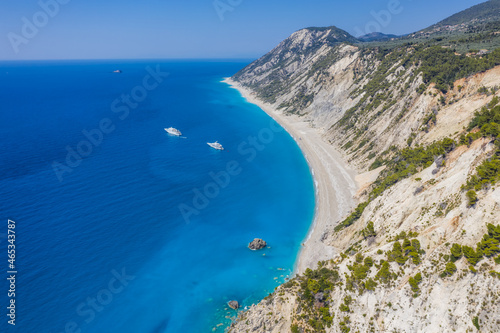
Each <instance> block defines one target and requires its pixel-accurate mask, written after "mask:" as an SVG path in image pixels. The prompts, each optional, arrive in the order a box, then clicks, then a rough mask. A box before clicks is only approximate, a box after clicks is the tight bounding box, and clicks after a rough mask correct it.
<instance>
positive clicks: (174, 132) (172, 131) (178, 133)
mask: <svg viewBox="0 0 500 333" xmlns="http://www.w3.org/2000/svg"><path fill="white" fill-rule="evenodd" d="M164 130H165V131H167V133H168V134H172V135H175V136H181V135H182V133H181V131H179V130H178V129H176V128H173V127H169V128H164Z"/></svg>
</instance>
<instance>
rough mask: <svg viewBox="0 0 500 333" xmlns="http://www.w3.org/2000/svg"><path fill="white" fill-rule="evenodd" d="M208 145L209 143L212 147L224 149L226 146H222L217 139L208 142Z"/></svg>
mask: <svg viewBox="0 0 500 333" xmlns="http://www.w3.org/2000/svg"><path fill="white" fill-rule="evenodd" d="M207 145H209V146H210V147H212V148H214V149H218V150H224V147H222V145H221V144H220V143H218V142H217V141H215V142H207Z"/></svg>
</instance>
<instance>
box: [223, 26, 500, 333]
mask: <svg viewBox="0 0 500 333" xmlns="http://www.w3.org/2000/svg"><path fill="white" fill-rule="evenodd" d="M322 33H323V34H324V33H325V32H324V31H323V32H322ZM322 36H324V35H322V34H320V33H319V32H316V33H312V32H311V31H308V30H304V31H299V32H297V33H295V34H294V35H292V36H291V37H290V38H289V40H287V41H285V42H283V43H282V44H280V46H278V47H277V48H276V49H274V50H273V51H272V52H271V53H270V54H268V55H267V56H266V57H264V58H262V59H261V60H259V61H258V62H256V63H254V64H252V65H250V66H249V67H247V68H246V69H244V70H243V71H242V72H240V73H239V74H238V75H237V76H236V77H235V79H236V80H238V81H239V82H240V83H242V84H243V85H245V86H247V87H249V88H252V89H253V90H254V91H255V93H256V95H257V96H259V97H260V98H261V99H262V100H265V101H266V102H270V103H272V104H273V106H274V107H275V108H276V109H279V110H282V112H283V113H294V114H299V115H302V116H303V117H304V118H305V119H308V120H309V121H310V122H311V125H312V126H314V127H316V128H318V130H320V131H321V132H322V133H323V136H324V139H325V140H326V141H329V142H330V143H331V144H333V145H335V146H336V147H337V148H338V149H339V150H340V151H341V152H342V153H343V154H344V155H345V157H346V159H347V160H348V161H349V162H350V163H351V164H352V165H353V166H354V167H356V168H357V169H358V171H359V173H360V175H359V176H358V181H359V187H360V190H359V192H358V195H357V196H358V198H359V200H360V201H361V202H363V201H365V200H367V199H368V198H369V193H370V189H372V188H373V184H372V183H373V181H375V179H377V176H378V175H379V173H381V172H383V170H384V168H385V166H381V167H379V168H374V167H373V168H372V169H374V170H371V171H369V168H370V166H372V165H373V163H374V161H376V159H377V158H378V157H380V156H381V153H382V152H387V156H389V157H388V158H391V156H392V155H391V151H395V150H397V149H403V148H406V147H413V148H415V147H419V145H421V146H422V147H423V146H426V145H429V144H431V143H433V142H435V141H437V140H442V139H443V138H445V137H448V138H451V139H454V140H457V141H458V140H459V136H460V135H461V134H464V133H465V129H466V128H467V126H468V125H469V123H470V121H471V119H472V118H473V117H474V113H475V112H476V111H478V110H479V109H481V108H482V107H483V106H485V105H487V104H488V103H490V102H491V101H492V100H493V98H494V97H495V95H496V96H498V95H499V93H498V92H497V90H498V87H500V67H495V68H493V69H490V70H488V71H486V72H482V73H479V74H474V75H472V76H468V77H466V78H463V79H460V80H458V81H456V82H455V83H454V85H453V87H450V89H449V90H448V91H446V93H444V92H443V91H442V90H441V89H439V90H438V89H436V87H435V85H434V84H428V85H425V86H422V83H423V77H422V73H421V72H420V71H419V70H418V64H417V63H405V64H404V63H402V61H400V60H398V59H394V60H393V61H391V62H387V61H386V59H384V58H383V57H380V56H377V54H376V52H373V51H370V50H366V49H360V48H358V47H356V46H352V45H348V44H345V43H337V44H321V43H320V44H321V46H316V47H315V50H313V51H311V52H308V51H307V52H306V51H304V50H306V49H304V48H302V46H304V45H310V43H311V42H313V43H317V41H318V40H320V39H321V38H324V37H322ZM289 44H292V45H295V47H297V48H299V49H301V48H302V51H303V52H302V54H301V55H299V56H297V55H295V53H294V52H289V53H287V52H286V50H285V48H286V47H288V46H287V45H289ZM412 50H413V47H411V46H410V47H408V52H413V51H412ZM388 63H389V64H390V66H387V64H388ZM383 66H387V68H384V67H383ZM382 74H383V75H382ZM378 76H381V77H380V78H378V81H375V83H378V84H379V86H376V87H372V90H370V87H368V89H367V85H368V86H370V85H369V83H370V82H373V80H374V79H377V77H378ZM373 92H375V93H373ZM370 94H371V96H369V95H370ZM367 96H369V97H367ZM496 149H498V147H497V146H495V144H494V143H493V141H492V139H491V138H488V137H484V138H480V139H477V140H475V141H473V142H471V143H470V144H469V145H461V146H457V147H455V148H454V149H453V150H452V151H451V152H449V153H448V154H446V156H445V157H444V158H439V157H438V156H436V160H435V162H434V163H432V165H429V166H426V167H423V168H421V169H420V170H419V172H416V173H414V174H413V175H411V176H410V177H407V178H404V179H401V180H399V181H397V182H396V183H395V184H394V185H392V186H391V187H389V188H388V189H387V190H385V191H383V193H382V194H380V195H378V196H377V197H375V198H373V199H372V200H370V202H369V204H368V205H367V206H366V208H365V209H364V211H363V212H362V214H361V216H360V217H359V219H357V220H356V221H355V222H354V223H353V224H352V225H350V226H348V227H347V228H345V229H343V230H340V231H334V230H325V232H324V237H323V240H324V242H325V244H327V245H329V246H332V247H334V248H335V249H336V250H337V253H339V254H338V255H337V256H336V257H334V258H331V260H328V261H325V262H322V263H320V267H319V269H317V270H316V271H315V272H309V273H307V274H306V275H305V276H299V277H296V278H295V279H293V280H292V281H291V282H288V283H286V284H285V285H282V286H280V287H278V288H277V290H276V291H275V292H274V293H273V294H272V295H270V296H269V297H268V298H266V299H265V300H263V301H262V302H260V303H259V304H256V305H253V306H252V307H251V308H250V309H249V310H248V311H245V312H242V313H240V316H239V318H238V320H237V321H235V323H234V324H233V325H232V327H231V328H230V329H229V331H230V332H280V333H284V332H349V331H350V332H475V331H478V330H479V329H480V331H481V332H498V327H500V307H499V304H500V273H498V272H500V257H499V256H498V254H495V255H492V256H486V255H485V256H483V257H482V258H481V259H480V260H479V262H478V263H477V264H476V265H473V264H471V260H473V259H469V258H466V257H465V256H464V255H463V254H462V255H461V256H460V257H457V258H453V259H450V256H451V253H453V252H452V246H453V244H457V246H458V245H460V247H463V246H465V247H471V248H476V245H477V244H478V242H481V241H482V240H483V237H484V236H485V235H488V233H490V234H491V229H488V227H487V225H488V224H490V225H491V226H498V225H500V189H499V188H498V185H497V186H495V185H494V184H493V185H491V186H484V187H483V188H482V189H481V190H480V191H478V193H477V194H478V199H479V201H478V202H477V203H476V204H475V205H473V206H470V205H469V202H468V200H467V198H466V191H465V190H464V189H463V186H464V185H465V184H466V183H467V180H468V179H469V177H470V176H471V175H473V174H475V173H476V167H477V166H478V165H480V164H481V163H483V161H485V160H486V159H489V158H491V156H492V154H493V152H495V151H496ZM375 166H376V165H375ZM499 230H500V229H499ZM396 243H399V244H396ZM495 246H496V245H495ZM400 252H401V253H402V257H400V255H399V254H398V253H400ZM367 258H369V259H367ZM495 258H496V260H495ZM311 268H313V269H316V268H317V267H311ZM321 269H323V270H321ZM325 281H329V282H325ZM317 283H319V284H320V285H321V283H327V287H325V286H322V287H318V289H317V290H321V292H317V293H314V292H313V293H312V294H311V292H310V290H315V288H316V287H315V284H317ZM325 309H326V310H325Z"/></svg>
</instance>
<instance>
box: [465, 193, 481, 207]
mask: <svg viewBox="0 0 500 333" xmlns="http://www.w3.org/2000/svg"><path fill="white" fill-rule="evenodd" d="M466 196H467V200H468V201H467V206H468V207H472V206H474V205H475V204H476V202H477V201H478V198H477V193H476V191H474V190H469V191H468V192H467V194H466Z"/></svg>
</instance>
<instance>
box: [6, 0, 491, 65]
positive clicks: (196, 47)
mask: <svg viewBox="0 0 500 333" xmlns="http://www.w3.org/2000/svg"><path fill="white" fill-rule="evenodd" d="M59 2H61V3H65V4H59ZM481 2H483V1H482V0H439V1H437V0H344V1H338V0H309V1H305V0H302V1H295V0H216V1H214V0H175V1H174V0H142V1H140V0H136V1H132V0H99V1H98V0H41V1H36V0H1V1H0V6H1V10H0V60H6V59H18V60H22V59H108V58H111V59H120V58H128V59H132V58H256V57H259V56H261V55H263V54H264V53H266V52H267V51H269V50H270V49H271V48H273V47H274V46H275V45H276V44H277V43H278V42H280V41H281V40H283V39H284V38H286V37H287V36H289V35H290V34H291V33H292V32H294V31H296V30H299V29H301V28H304V27H309V26H329V25H335V26H337V27H339V28H342V29H344V30H346V31H348V32H350V33H351V34H353V35H359V34H360V32H366V31H372V30H373V29H374V28H377V27H378V28H380V31H381V32H384V33H393V34H405V33H410V32H414V31H416V30H419V29H422V28H425V27H427V26H429V25H431V24H433V23H436V22H437V21H440V20H442V19H444V18H446V17H448V16H449V15H451V14H454V13H456V12H458V11H460V10H463V9H466V8H468V7H471V6H473V5H475V4H478V3H481ZM40 3H47V4H50V3H52V4H54V3H57V4H58V6H59V8H58V12H57V13H53V15H52V16H53V17H51V16H49V15H46V14H43V13H42V12H41V10H42V9H41V7H40ZM398 3H399V4H398ZM215 4H218V8H219V10H218V11H217V10H216V8H215V7H216V6H215ZM391 5H392V7H393V9H392V11H393V14H390V17H388V16H387V15H385V16H384V15H382V17H381V18H379V22H377V20H376V18H375V17H374V16H373V15H372V13H373V12H375V13H380V12H381V11H385V13H388V12H389V11H388V9H389V7H391ZM49 7H50V8H52V9H54V8H53V6H49ZM23 18H25V20H24V21H23ZM26 20H27V21H28V22H29V23H25V22H26ZM34 21H35V22H34ZM33 23H36V24H37V25H38V26H39V27H36V26H34V27H35V29H37V30H30V29H29V25H31V24H33ZM23 26H24V32H23ZM377 30H378V29H377ZM13 45H15V46H14V47H13ZM15 49H17V52H15Z"/></svg>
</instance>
